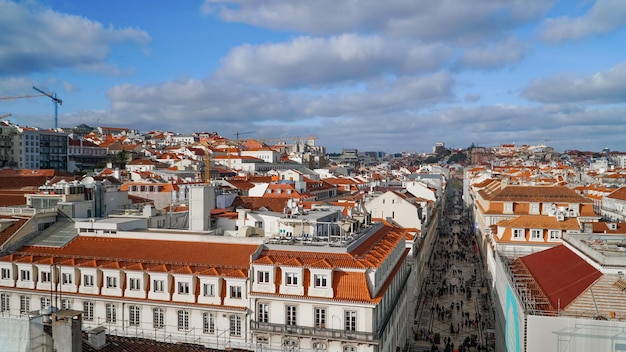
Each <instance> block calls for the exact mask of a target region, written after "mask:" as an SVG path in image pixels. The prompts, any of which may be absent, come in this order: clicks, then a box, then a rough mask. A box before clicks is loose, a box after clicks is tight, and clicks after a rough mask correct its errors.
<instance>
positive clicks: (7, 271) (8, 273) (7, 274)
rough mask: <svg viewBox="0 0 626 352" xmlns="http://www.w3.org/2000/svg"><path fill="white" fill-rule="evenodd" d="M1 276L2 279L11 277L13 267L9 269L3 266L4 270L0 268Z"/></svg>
mask: <svg viewBox="0 0 626 352" xmlns="http://www.w3.org/2000/svg"><path fill="white" fill-rule="evenodd" d="M0 278H2V280H6V279H10V278H11V269H9V268H2V270H0Z"/></svg>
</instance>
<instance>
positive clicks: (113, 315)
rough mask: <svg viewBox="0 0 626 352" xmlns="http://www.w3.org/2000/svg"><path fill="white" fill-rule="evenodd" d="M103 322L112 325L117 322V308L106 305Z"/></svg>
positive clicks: (109, 304) (111, 304)
mask: <svg viewBox="0 0 626 352" xmlns="http://www.w3.org/2000/svg"><path fill="white" fill-rule="evenodd" d="M105 322H107V323H110V324H114V323H116V322H117V307H116V306H115V304H113V303H107V304H106V318H105Z"/></svg>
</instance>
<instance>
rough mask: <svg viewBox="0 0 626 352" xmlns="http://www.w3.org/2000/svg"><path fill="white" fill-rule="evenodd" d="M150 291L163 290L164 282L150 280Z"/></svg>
mask: <svg viewBox="0 0 626 352" xmlns="http://www.w3.org/2000/svg"><path fill="white" fill-rule="evenodd" d="M152 291H153V292H164V291H165V282H164V281H163V280H157V279H154V280H152Z"/></svg>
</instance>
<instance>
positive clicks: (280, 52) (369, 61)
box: [216, 34, 450, 87]
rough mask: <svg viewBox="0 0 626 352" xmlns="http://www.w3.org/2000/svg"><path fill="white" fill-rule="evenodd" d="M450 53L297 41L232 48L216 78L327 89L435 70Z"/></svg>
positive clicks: (395, 43)
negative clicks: (331, 86)
mask: <svg viewBox="0 0 626 352" xmlns="http://www.w3.org/2000/svg"><path fill="white" fill-rule="evenodd" d="M449 52H450V50H449V49H448V48H447V47H445V46H443V45H441V44H428V45H420V44H417V43H414V42H409V41H404V40H387V39H385V38H383V37H380V36H366V37H364V36H359V35H355V34H344V35H340V36H336V37H330V38H312V37H297V38H293V39H291V40H290V41H289V42H286V43H278V44H263V45H257V46H252V45H243V46H239V47H236V48H234V49H233V50H231V52H230V53H229V54H228V55H227V56H226V57H225V58H224V59H223V60H222V67H221V68H220V69H219V70H218V71H217V73H216V76H217V77H219V78H224V79H234V80H237V81H239V82H246V83H250V84H254V85H259V86H269V87H302V86H316V85H327V84H334V83H337V82H351V81H356V80H362V79H369V78H371V77H375V76H380V75H383V74H391V75H405V74H415V73H421V72H427V71H433V70H437V69H439V68H440V67H441V66H442V65H443V64H445V62H446V61H447V59H448V56H449Z"/></svg>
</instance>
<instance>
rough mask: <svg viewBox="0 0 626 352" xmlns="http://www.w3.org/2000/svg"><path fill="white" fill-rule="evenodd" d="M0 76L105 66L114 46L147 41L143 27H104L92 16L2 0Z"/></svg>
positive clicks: (0, 13)
mask: <svg viewBox="0 0 626 352" xmlns="http://www.w3.org/2000/svg"><path fill="white" fill-rule="evenodd" d="M0 33H2V35H0V76H3V75H16V74H27V73H33V72H46V71H51V70H55V69H59V68H67V67H77V66H78V67H85V68H90V67H100V68H101V67H102V66H108V64H106V62H105V61H106V59H107V55H108V53H109V50H110V49H111V46H112V45H114V44H116V43H120V42H126V41H130V42H134V43H137V44H140V45H144V44H146V43H147V42H148V41H149V40H150V37H149V35H148V34H147V33H146V32H144V31H141V30H138V29H132V28H122V29H116V28H113V27H108V28H107V27H104V26H102V24H100V23H97V22H93V21H91V20H89V19H86V18H83V17H79V16H73V15H67V14H61V13H58V12H54V11H52V10H49V9H41V8H38V7H28V5H24V4H18V3H14V2H11V1H6V0H0Z"/></svg>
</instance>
